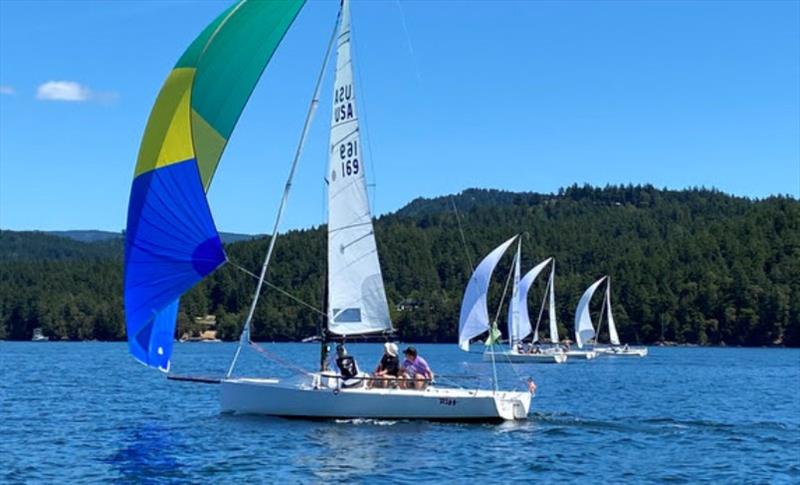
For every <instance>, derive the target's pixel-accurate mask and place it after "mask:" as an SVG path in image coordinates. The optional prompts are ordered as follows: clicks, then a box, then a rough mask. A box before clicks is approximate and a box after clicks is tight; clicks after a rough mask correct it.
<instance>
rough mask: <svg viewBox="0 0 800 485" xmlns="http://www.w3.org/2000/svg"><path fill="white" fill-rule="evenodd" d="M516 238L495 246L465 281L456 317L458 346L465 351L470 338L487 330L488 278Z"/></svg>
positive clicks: (488, 324)
mask: <svg viewBox="0 0 800 485" xmlns="http://www.w3.org/2000/svg"><path fill="white" fill-rule="evenodd" d="M516 238H517V236H514V237H512V238H511V239H509V240H508V241H506V242H504V243H503V244H501V245H500V246H497V247H496V248H495V249H494V250H493V251H492V252H491V253H489V255H488V256H486V257H485V258H483V261H481V262H480V264H479V265H478V267H477V268H475V271H474V272H473V273H472V277H471V278H470V279H469V283H467V289H466V290H464V299H463V300H462V301H461V316H460V317H459V319H458V346H459V347H461V350H463V351H465V352H468V351H469V341H470V339H472V338H474V337H477V336H478V335H480V334H482V333H483V332H485V331H487V330H489V326H490V323H489V309H488V307H487V304H486V294H487V293H488V291H489V280H490V279H491V278H492V273H493V272H494V267H495V266H497V263H498V261H500V258H502V257H503V254H504V253H505V252H506V250H507V249H508V247H509V246H510V245H511V243H513V242H514V240H515V239H516Z"/></svg>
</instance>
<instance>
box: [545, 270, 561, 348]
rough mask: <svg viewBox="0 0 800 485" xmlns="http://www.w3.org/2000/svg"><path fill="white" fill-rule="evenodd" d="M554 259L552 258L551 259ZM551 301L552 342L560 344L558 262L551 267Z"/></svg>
mask: <svg viewBox="0 0 800 485" xmlns="http://www.w3.org/2000/svg"><path fill="white" fill-rule="evenodd" d="M550 259H552V258H550ZM549 283H550V288H549V290H550V301H549V302H548V304H547V310H548V316H549V317H550V342H551V343H554V344H556V343H558V323H557V322H556V261H555V260H553V265H552V266H550V282H549Z"/></svg>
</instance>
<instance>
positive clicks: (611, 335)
mask: <svg viewBox="0 0 800 485" xmlns="http://www.w3.org/2000/svg"><path fill="white" fill-rule="evenodd" d="M606 312H607V313H608V339H609V340H610V341H611V344H612V345H619V335H617V325H616V323H614V315H613V314H612V313H611V278H609V279H608V284H607V285H606Z"/></svg>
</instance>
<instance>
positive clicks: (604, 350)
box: [594, 277, 647, 357]
mask: <svg viewBox="0 0 800 485" xmlns="http://www.w3.org/2000/svg"><path fill="white" fill-rule="evenodd" d="M603 310H604V311H605V314H606V315H607V317H606V318H607V321H608V340H609V342H610V344H611V345H607V346H601V345H599V344H598V341H597V340H598V338H599V337H600V326H601V325H602V323H603V317H602V315H603V311H601V313H600V320H599V321H598V322H597V335H596V336H595V346H594V350H595V351H596V352H597V353H598V354H601V355H609V356H618V357H644V356H646V355H647V347H631V346H629V345H628V344H625V345H622V344H620V340H619V335H618V334H617V325H616V322H614V314H613V313H612V312H611V277H608V279H607V280H606V294H605V299H604V300H603Z"/></svg>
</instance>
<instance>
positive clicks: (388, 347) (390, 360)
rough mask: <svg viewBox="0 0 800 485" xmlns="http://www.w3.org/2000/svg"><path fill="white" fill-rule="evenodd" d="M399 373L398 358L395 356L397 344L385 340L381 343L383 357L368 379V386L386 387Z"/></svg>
mask: <svg viewBox="0 0 800 485" xmlns="http://www.w3.org/2000/svg"><path fill="white" fill-rule="evenodd" d="M399 375H400V360H399V359H398V358H397V344H394V343H392V342H386V343H385V344H383V357H381V361H380V362H378V366H377V367H376V368H375V372H374V373H373V374H372V377H374V378H377V379H374V380H372V381H370V387H388V386H389V384H390V383H391V381H393V380H394V379H397V377H398V376H399Z"/></svg>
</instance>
